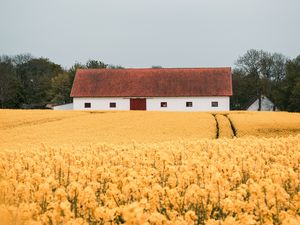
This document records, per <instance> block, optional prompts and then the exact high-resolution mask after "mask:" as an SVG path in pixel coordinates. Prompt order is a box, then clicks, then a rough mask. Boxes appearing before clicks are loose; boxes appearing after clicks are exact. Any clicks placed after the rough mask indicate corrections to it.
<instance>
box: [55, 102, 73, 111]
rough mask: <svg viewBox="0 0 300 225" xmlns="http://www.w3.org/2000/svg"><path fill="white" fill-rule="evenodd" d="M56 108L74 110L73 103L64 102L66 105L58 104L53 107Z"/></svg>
mask: <svg viewBox="0 0 300 225" xmlns="http://www.w3.org/2000/svg"><path fill="white" fill-rule="evenodd" d="M53 109H54V110H72V109H73V103H69V104H64V105H56V106H54V107H53Z"/></svg>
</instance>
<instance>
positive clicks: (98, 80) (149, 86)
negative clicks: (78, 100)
mask: <svg viewBox="0 0 300 225" xmlns="http://www.w3.org/2000/svg"><path fill="white" fill-rule="evenodd" d="M231 95H232V83H231V68H182V69H177V68H172V69H166V68H162V69H156V68H155V69H79V70H77V72H76V76H75V79H74V83H73V87H72V91H71V97H179V96H182V97H184V96H191V97H192V96H231Z"/></svg>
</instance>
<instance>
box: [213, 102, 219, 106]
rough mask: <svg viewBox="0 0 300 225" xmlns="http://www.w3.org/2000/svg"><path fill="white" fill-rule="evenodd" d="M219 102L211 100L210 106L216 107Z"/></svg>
mask: <svg viewBox="0 0 300 225" xmlns="http://www.w3.org/2000/svg"><path fill="white" fill-rule="evenodd" d="M218 106H219V103H218V102H211V107H218Z"/></svg>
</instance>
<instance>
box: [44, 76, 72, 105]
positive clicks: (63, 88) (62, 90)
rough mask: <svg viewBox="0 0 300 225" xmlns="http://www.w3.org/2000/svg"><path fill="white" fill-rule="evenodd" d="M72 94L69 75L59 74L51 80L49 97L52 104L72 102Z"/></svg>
mask: <svg viewBox="0 0 300 225" xmlns="http://www.w3.org/2000/svg"><path fill="white" fill-rule="evenodd" d="M70 92H71V86H70V75H69V74H68V73H66V72H65V73H61V74H58V75H57V76H56V77H53V78H52V79H51V89H50V91H49V96H50V97H51V102H52V103H56V104H65V103H69V102H71V97H70Z"/></svg>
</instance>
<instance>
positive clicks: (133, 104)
mask: <svg viewBox="0 0 300 225" xmlns="http://www.w3.org/2000/svg"><path fill="white" fill-rule="evenodd" d="M130 110H146V99H145V98H131V99H130Z"/></svg>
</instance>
